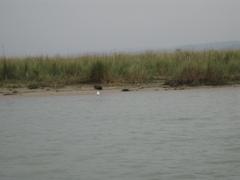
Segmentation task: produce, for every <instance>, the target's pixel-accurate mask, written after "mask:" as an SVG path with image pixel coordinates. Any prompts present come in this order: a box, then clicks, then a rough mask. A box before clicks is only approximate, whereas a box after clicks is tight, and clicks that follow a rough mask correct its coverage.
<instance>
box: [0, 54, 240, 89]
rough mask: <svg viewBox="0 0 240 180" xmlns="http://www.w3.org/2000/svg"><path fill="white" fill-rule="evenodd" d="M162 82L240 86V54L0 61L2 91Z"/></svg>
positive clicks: (82, 57) (104, 56) (170, 83)
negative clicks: (238, 84) (16, 88)
mask: <svg viewBox="0 0 240 180" xmlns="http://www.w3.org/2000/svg"><path fill="white" fill-rule="evenodd" d="M160 81H164V82H165V84H168V85H171V86H179V85H222V84H229V83H239V82H240V50H239V51H205V52H183V51H180V52H172V53H155V52H146V53H140V54H124V53H122V54H112V55H100V56H81V57H25V58H3V57H2V58H0V86H9V85H14V86H18V85H19V86H26V87H29V88H38V87H46V86H64V85H76V84H92V83H102V84H124V83H153V82H160Z"/></svg>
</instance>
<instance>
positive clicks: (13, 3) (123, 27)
mask: <svg viewBox="0 0 240 180" xmlns="http://www.w3.org/2000/svg"><path fill="white" fill-rule="evenodd" d="M239 7H240V1H238V0H181V1H179V0H121V1H117V0H68V1H65V0H51V1H50V0H36V1H32V0H1V1H0V24H1V28H0V45H1V46H2V47H1V53H0V55H2V54H3V51H4V53H5V54H6V55H9V56H11V55H13V56H18V55H19V56H22V55H55V54H59V55H72V54H86V53H92V52H96V53H104V52H106V53H107V52H112V51H138V50H149V49H154V50H156V49H165V48H172V47H176V46H181V45H188V44H199V43H209V42H221V41H223V42H225V41H238V40H240V34H239V32H240V23H239V17H240V12H239V10H238V8H239Z"/></svg>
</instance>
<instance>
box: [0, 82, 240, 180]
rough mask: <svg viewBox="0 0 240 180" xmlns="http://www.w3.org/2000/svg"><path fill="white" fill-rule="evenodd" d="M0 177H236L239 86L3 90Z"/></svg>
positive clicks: (15, 179)
mask: <svg viewBox="0 0 240 180" xmlns="http://www.w3.org/2000/svg"><path fill="white" fill-rule="evenodd" d="M0 179H1V180H50V179H51V180H79V179H80V180H158V179H167V180H168V179H169V180H175V179H176V180H187V179H203V180H206V179H207V180H211V179H217V180H219V179H220V180H239V179H240V88H239V87H237V88H231V87H228V88H212V89H192V90H184V91H146V92H143V91H142V92H129V93H122V92H119V93H110V94H109V93H108V94H104V92H103V94H102V95H101V96H96V95H82V96H61V97H56V96H50V97H1V99H0Z"/></svg>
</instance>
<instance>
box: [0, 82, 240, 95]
mask: <svg viewBox="0 0 240 180" xmlns="http://www.w3.org/2000/svg"><path fill="white" fill-rule="evenodd" d="M102 88H103V89H102V90H101V91H100V93H101V94H104V95H106V94H112V93H127V92H145V91H179V90H190V89H212V88H216V89H217V88H240V84H235V85H223V86H178V87H171V86H166V85H161V84H157V83H155V84H147V85H146V84H145V85H135V86H134V85H130V84H129V85H124V86H119V85H118V86H117V85H116V86H102ZM97 91H98V90H96V89H95V88H94V86H91V85H84V86H66V87H62V88H39V89H29V88H14V89H9V88H0V96H2V97H4V96H5V97H8V96H11V97H12V96H23V97H25V96H74V95H96V92H97Z"/></svg>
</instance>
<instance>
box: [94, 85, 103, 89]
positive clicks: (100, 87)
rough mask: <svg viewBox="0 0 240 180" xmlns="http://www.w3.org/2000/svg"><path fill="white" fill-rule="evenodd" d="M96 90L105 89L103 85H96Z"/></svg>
mask: <svg viewBox="0 0 240 180" xmlns="http://www.w3.org/2000/svg"><path fill="white" fill-rule="evenodd" d="M94 89H96V90H102V89H103V87H102V86H101V85H94Z"/></svg>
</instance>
